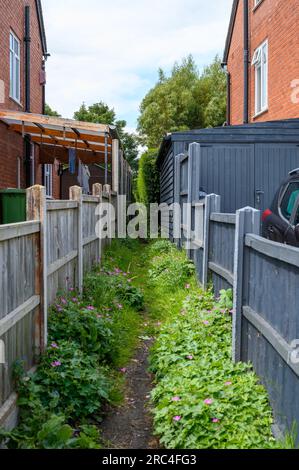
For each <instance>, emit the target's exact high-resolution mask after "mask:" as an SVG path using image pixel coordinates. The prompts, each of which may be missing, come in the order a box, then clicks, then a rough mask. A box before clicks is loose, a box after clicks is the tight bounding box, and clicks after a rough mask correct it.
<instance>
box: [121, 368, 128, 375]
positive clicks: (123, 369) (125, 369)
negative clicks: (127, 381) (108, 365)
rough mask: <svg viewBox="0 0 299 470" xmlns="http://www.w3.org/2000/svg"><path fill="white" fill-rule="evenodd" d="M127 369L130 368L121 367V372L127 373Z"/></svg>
mask: <svg viewBox="0 0 299 470" xmlns="http://www.w3.org/2000/svg"><path fill="white" fill-rule="evenodd" d="M127 370H128V369H127V368H126V367H123V368H122V369H120V372H121V373H122V374H125V373H126V372H127Z"/></svg>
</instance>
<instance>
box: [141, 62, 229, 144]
mask: <svg viewBox="0 0 299 470" xmlns="http://www.w3.org/2000/svg"><path fill="white" fill-rule="evenodd" d="M225 120H226V77H225V72H224V71H223V70H222V68H221V61H220V59H219V58H218V57H216V58H215V60H214V62H213V63H212V64H211V66H209V67H207V68H206V69H205V70H204V72H203V73H202V75H200V74H199V72H198V70H197V67H196V64H195V62H194V60H193V58H192V56H189V57H187V58H186V59H183V61H182V64H181V65H179V64H177V63H176V64H175V65H174V67H173V69H172V71H171V74H170V76H169V77H166V75H165V73H164V72H163V71H162V70H159V80H158V82H157V84H156V85H155V86H154V88H152V89H151V90H150V91H149V92H148V94H147V95H146V96H145V98H144V99H143V101H142V103H141V106H140V116H139V119H138V130H139V132H140V134H141V136H142V140H143V143H144V144H146V145H147V146H148V147H149V148H155V147H159V145H160V142H161V139H162V138H163V137H164V136H165V135H166V134H167V133H168V132H175V131H183V130H188V129H196V128H202V127H210V126H219V125H222V124H223V123H224V122H225Z"/></svg>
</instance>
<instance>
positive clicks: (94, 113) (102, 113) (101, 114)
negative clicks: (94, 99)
mask: <svg viewBox="0 0 299 470" xmlns="http://www.w3.org/2000/svg"><path fill="white" fill-rule="evenodd" d="M74 119H76V120H77V121H83V122H93V123H95V124H111V125H114V124H115V120H116V114H115V111H114V109H110V108H109V106H108V105H107V104H105V103H104V102H103V101H100V102H99V103H94V104H92V105H91V106H88V107H87V106H86V104H85V103H82V105H81V106H80V108H79V110H78V111H76V112H75V113H74Z"/></svg>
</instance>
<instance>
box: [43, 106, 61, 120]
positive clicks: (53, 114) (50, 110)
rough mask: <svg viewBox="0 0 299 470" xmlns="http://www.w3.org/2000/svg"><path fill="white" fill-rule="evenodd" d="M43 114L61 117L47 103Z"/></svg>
mask: <svg viewBox="0 0 299 470" xmlns="http://www.w3.org/2000/svg"><path fill="white" fill-rule="evenodd" d="M45 114H46V116H53V117H61V115H60V114H59V113H57V111H54V109H52V108H51V107H50V106H49V105H48V104H46V105H45Z"/></svg>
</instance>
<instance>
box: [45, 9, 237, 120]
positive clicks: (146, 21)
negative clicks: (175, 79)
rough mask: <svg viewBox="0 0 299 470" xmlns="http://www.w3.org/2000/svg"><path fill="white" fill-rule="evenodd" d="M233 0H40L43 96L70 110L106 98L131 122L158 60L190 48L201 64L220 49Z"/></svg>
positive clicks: (170, 59)
mask: <svg viewBox="0 0 299 470" xmlns="http://www.w3.org/2000/svg"><path fill="white" fill-rule="evenodd" d="M231 4H232V0H213V2H211V6H210V5H209V4H208V3H207V2H206V1H205V0H160V1H158V0H139V1H137V0H130V1H127V0H115V1H114V2H113V3H108V2H106V1H105V2H104V1H103V0H85V2H82V1H81V0H80V1H79V0H43V7H44V16H45V23H46V31H47V38H48V47H49V51H50V52H51V54H52V56H51V57H50V59H49V61H48V64H47V71H48V73H47V75H48V85H47V101H48V102H49V104H50V105H51V106H52V107H54V108H56V109H57V110H59V112H60V113H62V114H63V115H64V116H67V117H72V115H73V112H74V110H76V109H77V108H78V107H79V106H80V104H81V103H82V101H85V102H86V103H88V104H91V103H93V102H96V101H99V100H103V101H105V102H107V103H108V104H109V106H114V108H115V110H116V112H117V114H118V116H119V117H121V118H124V119H127V120H128V125H129V126H130V127H134V126H135V124H136V118H137V114H138V107H139V103H140V101H141V99H142V98H143V96H144V94H145V93H146V92H147V90H148V89H149V88H150V87H152V86H153V85H154V83H155V80H156V78H157V74H156V71H157V69H158V67H163V68H165V69H166V70H167V69H169V68H170V67H171V66H172V64H173V63H174V61H176V60H180V59H181V58H182V57H185V56H186V55H188V54H190V53H191V54H193V56H194V58H195V59H196V61H197V63H198V64H199V66H203V65H205V64H207V63H208V62H209V61H210V60H211V59H212V58H213V56H215V54H216V53H219V54H222V51H223V48H224V42H225V36H226V32H227V28H228V20H229V15H230V10H231Z"/></svg>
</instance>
